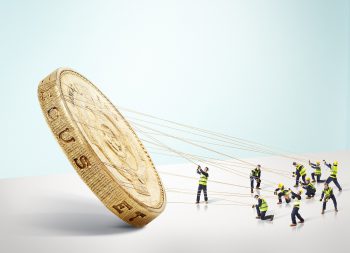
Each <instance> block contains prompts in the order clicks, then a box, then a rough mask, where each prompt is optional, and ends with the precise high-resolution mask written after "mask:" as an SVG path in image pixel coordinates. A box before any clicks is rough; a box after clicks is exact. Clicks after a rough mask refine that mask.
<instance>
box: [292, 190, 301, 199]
mask: <svg viewBox="0 0 350 253" xmlns="http://www.w3.org/2000/svg"><path fill="white" fill-rule="evenodd" d="M291 194H292V198H293V199H294V198H297V199H298V200H301V196H300V195H298V194H296V193H295V192H293V191H292V190H291Z"/></svg>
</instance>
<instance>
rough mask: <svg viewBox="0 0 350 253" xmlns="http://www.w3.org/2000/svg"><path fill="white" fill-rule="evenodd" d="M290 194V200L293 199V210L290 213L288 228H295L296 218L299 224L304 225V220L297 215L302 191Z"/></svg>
mask: <svg viewBox="0 0 350 253" xmlns="http://www.w3.org/2000/svg"><path fill="white" fill-rule="evenodd" d="M289 190H290V189H289ZM291 193H292V199H294V206H293V210H292V213H291V218H292V224H290V226H291V227H295V226H296V225H297V221H296V219H295V217H297V218H298V219H299V223H304V219H303V217H301V215H300V213H299V209H300V204H301V194H302V193H303V191H302V190H299V191H298V193H295V192H293V191H291Z"/></svg>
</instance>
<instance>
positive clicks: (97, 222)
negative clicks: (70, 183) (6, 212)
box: [21, 198, 142, 236]
mask: <svg viewBox="0 0 350 253" xmlns="http://www.w3.org/2000/svg"><path fill="white" fill-rule="evenodd" d="M46 201H49V202H52V200H46ZM47 204H50V203H46V205H47ZM51 209H52V210H51ZM55 210H57V211H55ZM21 218H22V219H23V220H24V221H25V222H24V224H25V225H26V226H27V229H26V231H27V235H28V234H29V235H32V236H100V235H115V234H125V233H131V232H137V231H139V230H141V229H142V228H135V227H132V226H131V225H129V224H126V223H125V222H123V221H122V220H121V219H119V218H118V217H116V216H115V215H114V214H112V213H111V212H109V211H108V210H107V209H106V208H105V207H104V206H102V205H100V204H99V203H96V201H94V200H93V199H91V200H90V199H85V200H81V199H80V200H78V199H72V198H66V199H64V198H62V199H57V198H56V199H55V201H54V204H53V205H52V208H50V210H47V209H46V210H43V212H41V213H32V214H25V215H21Z"/></svg>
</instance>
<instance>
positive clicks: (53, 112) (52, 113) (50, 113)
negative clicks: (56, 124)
mask: <svg viewBox="0 0 350 253" xmlns="http://www.w3.org/2000/svg"><path fill="white" fill-rule="evenodd" d="M47 116H49V119H50V120H52V121H54V120H55V119H58V117H59V116H60V113H59V111H58V109H57V107H56V106H54V107H52V108H50V109H49V110H48V111H47Z"/></svg>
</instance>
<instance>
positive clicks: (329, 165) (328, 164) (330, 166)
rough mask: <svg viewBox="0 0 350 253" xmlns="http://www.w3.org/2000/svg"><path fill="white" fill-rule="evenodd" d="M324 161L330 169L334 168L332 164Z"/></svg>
mask: <svg viewBox="0 0 350 253" xmlns="http://www.w3.org/2000/svg"><path fill="white" fill-rule="evenodd" d="M323 161H324V165H326V166H327V167H328V168H330V169H331V168H332V165H331V164H330V163H327V162H326V161H325V160H323Z"/></svg>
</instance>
